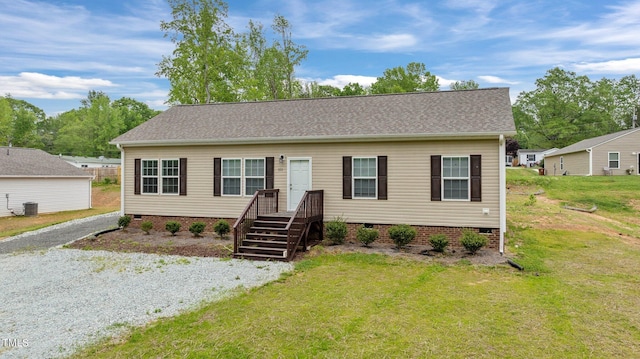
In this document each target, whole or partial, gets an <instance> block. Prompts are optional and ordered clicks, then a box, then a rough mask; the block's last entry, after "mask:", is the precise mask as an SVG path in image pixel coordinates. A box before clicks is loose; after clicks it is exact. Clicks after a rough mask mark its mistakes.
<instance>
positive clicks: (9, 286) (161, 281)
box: [0, 240, 293, 359]
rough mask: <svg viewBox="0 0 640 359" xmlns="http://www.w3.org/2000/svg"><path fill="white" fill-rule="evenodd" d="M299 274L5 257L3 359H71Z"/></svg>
mask: <svg viewBox="0 0 640 359" xmlns="http://www.w3.org/2000/svg"><path fill="white" fill-rule="evenodd" d="M66 242H68V240H67V241H65V243H66ZM292 269H293V266H292V264H290V263H281V262H253V261H247V260H237V259H232V260H220V259H218V258H197V257H180V256H167V255H155V254H141V253H114V252H106V251H81V250H74V249H62V248H60V247H58V248H53V249H49V250H42V251H32V252H24V251H23V252H18V253H15V254H0V273H1V275H2V280H0V303H1V304H0V358H2V359H5V358H51V357H54V358H55V357H64V356H67V355H70V354H72V353H73V351H74V350H75V349H76V348H77V347H78V346H83V345H86V344H88V343H91V342H94V341H96V340H98V339H100V338H102V337H104V336H107V335H113V334H118V333H121V332H122V330H124V329H125V328H126V327H127V326H128V325H134V326H135V325H143V324H145V323H148V322H149V321H152V320H154V319H156V318H159V317H165V316H173V315H175V314H177V313H180V312H182V311H184V310H188V309H193V308H195V307H197V305H198V304H200V303H202V301H212V300H216V299H219V298H222V297H224V296H226V295H229V294H230V293H231V292H232V291H233V290H234V289H235V288H238V287H244V288H249V287H254V286H260V285H263V284H265V283H267V282H270V281H273V280H276V279H278V278H279V277H280V275H281V273H283V272H286V271H291V270H292Z"/></svg>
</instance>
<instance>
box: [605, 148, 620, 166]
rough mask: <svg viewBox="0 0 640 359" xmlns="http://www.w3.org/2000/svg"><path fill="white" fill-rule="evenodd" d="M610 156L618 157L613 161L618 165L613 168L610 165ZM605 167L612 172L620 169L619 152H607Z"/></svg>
mask: <svg viewBox="0 0 640 359" xmlns="http://www.w3.org/2000/svg"><path fill="white" fill-rule="evenodd" d="M612 154H616V155H617V156H618V158H617V159H616V160H614V161H615V162H618V165H617V166H615V167H614V166H612V165H611V161H612V160H611V155H612ZM607 166H608V167H609V169H612V170H618V169H620V152H609V153H608V154H607Z"/></svg>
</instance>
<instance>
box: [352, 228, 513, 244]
mask: <svg viewBox="0 0 640 359" xmlns="http://www.w3.org/2000/svg"><path fill="white" fill-rule="evenodd" d="M360 226H362V223H347V228H348V234H347V238H346V240H347V241H352V242H357V240H356V232H357V230H358V228H359V227H360ZM391 226H393V225H392V224H373V225H372V228H374V229H377V230H378V232H379V233H380V236H379V237H378V239H377V240H376V242H375V243H393V241H392V240H391V238H389V233H388V230H389V228H390V227H391ZM412 227H413V228H415V229H416V230H417V231H418V234H417V235H416V238H415V239H414V240H413V242H411V244H415V245H426V246H430V245H431V244H430V243H429V237H430V236H432V235H434V234H444V235H446V236H447V238H448V239H449V246H448V248H450V249H460V250H461V249H464V247H462V244H460V237H462V231H463V230H465V229H471V230H473V231H474V232H476V233H478V232H480V229H479V228H461V227H431V226H412ZM483 230H484V231H487V232H489V231H490V232H491V233H482V235H485V236H487V239H488V241H487V246H486V248H489V249H492V250H496V251H498V250H499V248H500V229H499V228H488V229H483Z"/></svg>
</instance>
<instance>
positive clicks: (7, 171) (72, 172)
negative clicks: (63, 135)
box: [0, 147, 91, 177]
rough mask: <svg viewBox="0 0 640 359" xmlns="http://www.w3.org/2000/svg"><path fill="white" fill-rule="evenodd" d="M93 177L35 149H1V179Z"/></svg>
mask: <svg viewBox="0 0 640 359" xmlns="http://www.w3.org/2000/svg"><path fill="white" fill-rule="evenodd" d="M2 176H12V177H91V175H89V174H87V173H85V172H84V171H83V170H81V169H79V168H76V167H74V166H73V165H71V164H69V163H67V162H66V161H64V160H62V159H60V158H58V156H54V155H50V154H48V153H46V152H44V151H42V150H38V149H35V148H19V147H0V177H2Z"/></svg>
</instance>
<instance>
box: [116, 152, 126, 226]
mask: <svg viewBox="0 0 640 359" xmlns="http://www.w3.org/2000/svg"><path fill="white" fill-rule="evenodd" d="M116 147H117V148H118V149H119V150H120V216H124V187H125V183H124V178H125V175H124V163H125V162H124V148H122V146H120V144H119V143H117V144H116Z"/></svg>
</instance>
